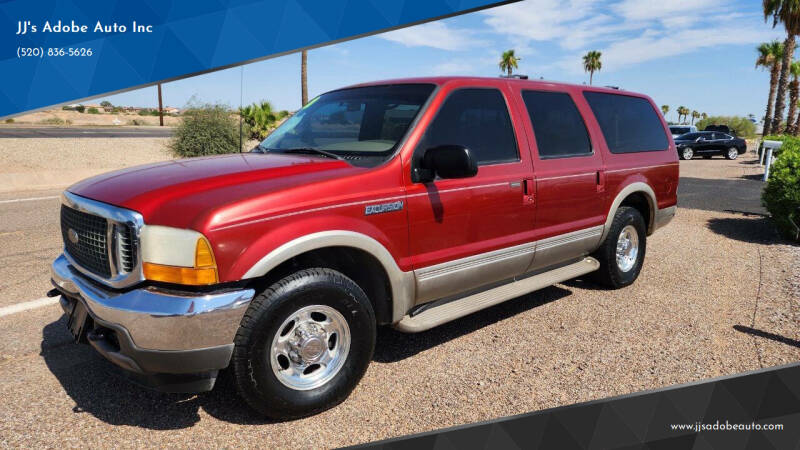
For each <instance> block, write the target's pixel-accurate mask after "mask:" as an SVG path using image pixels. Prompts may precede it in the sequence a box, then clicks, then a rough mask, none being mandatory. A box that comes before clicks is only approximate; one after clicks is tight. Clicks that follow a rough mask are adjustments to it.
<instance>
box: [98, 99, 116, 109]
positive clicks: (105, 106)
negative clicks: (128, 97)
mask: <svg viewBox="0 0 800 450" xmlns="http://www.w3.org/2000/svg"><path fill="white" fill-rule="evenodd" d="M100 106H102V107H103V108H107V107H109V106H114V105H112V104H111V102H110V101H108V100H103V101H102V102H100Z"/></svg>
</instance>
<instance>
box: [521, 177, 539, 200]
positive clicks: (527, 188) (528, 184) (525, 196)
mask: <svg viewBox="0 0 800 450" xmlns="http://www.w3.org/2000/svg"><path fill="white" fill-rule="evenodd" d="M535 195H536V186H534V185H533V178H525V179H524V180H522V202H523V203H525V204H527V205H530V204H533V202H534V199H535Z"/></svg>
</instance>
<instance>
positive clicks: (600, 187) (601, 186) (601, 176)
mask: <svg viewBox="0 0 800 450" xmlns="http://www.w3.org/2000/svg"><path fill="white" fill-rule="evenodd" d="M595 181H596V182H597V192H603V191H605V190H606V172H605V171H604V170H598V171H597V172H595Z"/></svg>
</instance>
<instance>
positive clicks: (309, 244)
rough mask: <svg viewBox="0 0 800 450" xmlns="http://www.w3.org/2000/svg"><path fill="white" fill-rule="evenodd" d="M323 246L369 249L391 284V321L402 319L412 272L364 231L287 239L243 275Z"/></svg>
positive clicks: (410, 290) (409, 301)
mask: <svg viewBox="0 0 800 450" xmlns="http://www.w3.org/2000/svg"><path fill="white" fill-rule="evenodd" d="M326 247H352V248H356V249H359V250H362V251H364V252H366V253H369V254H370V255H372V256H373V257H375V259H377V260H378V261H379V262H380V264H381V266H383V269H384V271H386V275H387V276H388V277H389V283H390V285H391V290H392V305H391V307H392V321H393V322H397V321H399V320H400V319H402V318H403V316H405V315H406V313H407V312H408V311H409V310H410V309H411V307H412V306H413V305H414V292H415V291H414V289H415V287H414V274H413V272H403V271H402V270H401V269H400V267H398V265H397V262H396V261H395V259H394V257H393V256H392V254H391V253H390V252H389V250H387V249H386V247H384V246H383V245H382V244H381V243H380V242H378V241H376V240H375V239H373V238H371V237H369V236H367V235H365V234H361V233H356V232H353V231H347V230H329V231H320V232H317V233H312V234H307V235H305V236H301V237H299V238H297V239H294V240H291V241H289V242H286V243H284V244H283V245H281V246H280V247H278V248H276V249H274V250H272V251H271V252H269V253H268V254H267V255H266V256H264V257H262V258H261V259H260V260H258V262H256V263H255V264H254V265H253V266H252V267H250V269H248V270H247V272H246V273H245V274H244V276H243V277H242V278H245V279H247V278H257V277H261V276H264V275H266V274H267V273H269V272H270V271H271V270H273V269H274V268H276V267H278V265H280V264H281V263H283V262H285V261H288V260H289V259H291V258H293V257H295V256H298V255H301V254H303V253H306V252H309V251H312V250H318V249H321V248H326Z"/></svg>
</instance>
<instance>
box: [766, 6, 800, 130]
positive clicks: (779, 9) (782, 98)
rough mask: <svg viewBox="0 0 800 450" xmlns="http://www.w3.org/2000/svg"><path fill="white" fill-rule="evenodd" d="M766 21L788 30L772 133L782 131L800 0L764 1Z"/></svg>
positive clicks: (799, 30) (798, 29) (799, 23)
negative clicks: (780, 128)
mask: <svg viewBox="0 0 800 450" xmlns="http://www.w3.org/2000/svg"><path fill="white" fill-rule="evenodd" d="M762 6H763V9H764V21H766V20H768V19H769V18H770V17H772V27H773V28H774V27H776V26H777V25H778V23H782V24H783V27H784V28H785V29H786V40H785V41H783V61H782V62H781V75H780V78H779V79H778V91H777V93H776V94H775V112H774V113H773V115H772V124H771V126H772V130H771V131H772V132H777V131H780V130H779V129H778V127H779V126H780V123H781V121H782V120H783V108H784V107H785V103H786V87H787V86H788V84H789V66H790V65H791V63H792V57H793V56H794V47H795V36H797V35H798V34H800V0H763V2H762Z"/></svg>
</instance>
